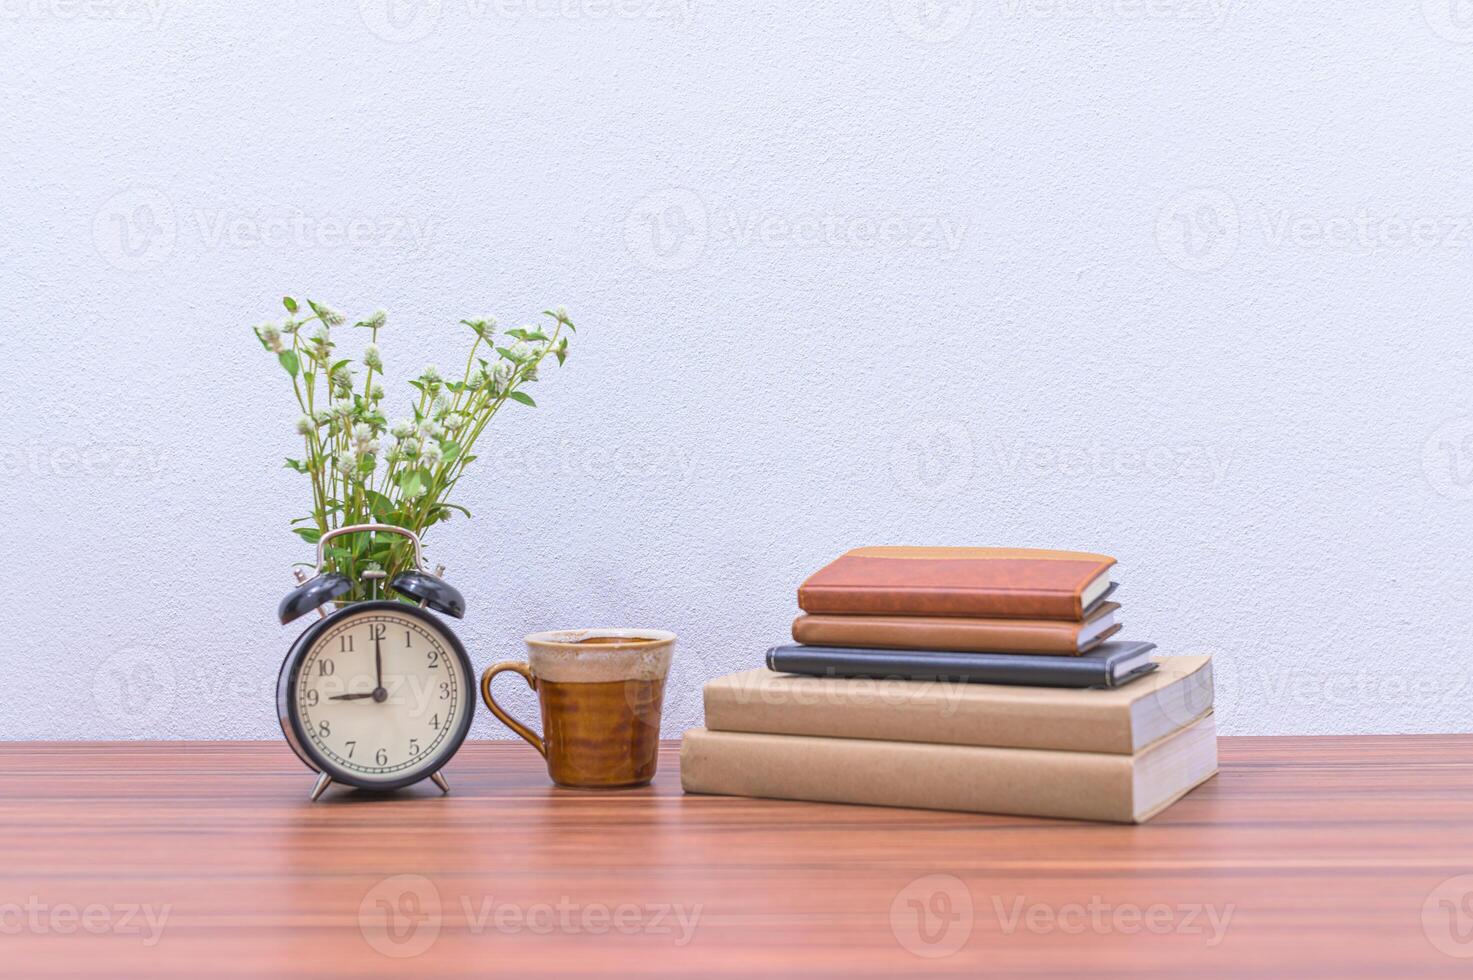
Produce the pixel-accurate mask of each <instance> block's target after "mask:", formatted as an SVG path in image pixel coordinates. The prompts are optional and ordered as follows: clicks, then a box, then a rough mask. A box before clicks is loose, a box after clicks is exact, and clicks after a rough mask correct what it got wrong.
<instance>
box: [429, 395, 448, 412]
mask: <svg viewBox="0 0 1473 980" xmlns="http://www.w3.org/2000/svg"><path fill="white" fill-rule="evenodd" d="M431 408H432V409H433V411H434V413H435V414H436V415H444V414H445V413H446V412H447V411H449V409H450V398H449V396H448V395H445V394H440V395H437V396H435V404H434V405H433V406H431Z"/></svg>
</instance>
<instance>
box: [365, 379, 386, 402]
mask: <svg viewBox="0 0 1473 980" xmlns="http://www.w3.org/2000/svg"><path fill="white" fill-rule="evenodd" d="M383 397H384V386H383V385H381V384H379V383H378V382H377V381H375V382H374V383H373V384H371V385H369V387H368V398H369V400H370V401H378V400H379V399H381V398H383Z"/></svg>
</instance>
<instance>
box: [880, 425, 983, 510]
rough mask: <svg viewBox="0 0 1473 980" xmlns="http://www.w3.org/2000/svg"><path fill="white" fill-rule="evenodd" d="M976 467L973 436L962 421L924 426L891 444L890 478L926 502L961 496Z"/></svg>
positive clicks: (908, 430) (916, 428) (901, 487)
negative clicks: (959, 494)
mask: <svg viewBox="0 0 1473 980" xmlns="http://www.w3.org/2000/svg"><path fill="white" fill-rule="evenodd" d="M975 463H976V458H975V449H974V447H973V444H972V433H971V432H970V430H968V428H967V426H966V425H965V424H964V423H963V422H962V421H961V420H960V419H955V418H941V419H933V420H931V421H930V422H922V423H921V424H919V425H918V426H916V427H914V428H910V429H907V430H906V431H905V432H903V433H901V434H900V435H898V436H897V437H896V438H894V439H893V440H891V443H890V478H891V479H892V480H894V481H895V485H896V486H897V487H899V488H900V489H902V490H904V491H905V492H906V493H908V494H910V495H912V496H914V497H919V498H921V499H923V500H944V499H946V498H948V497H953V496H955V495H956V494H958V493H960V492H961V491H962V490H963V489H965V488H966V486H967V484H968V483H970V482H971V479H972V471H973V468H974V466H975Z"/></svg>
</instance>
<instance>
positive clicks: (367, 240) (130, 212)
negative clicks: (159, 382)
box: [92, 188, 434, 272]
mask: <svg viewBox="0 0 1473 980" xmlns="http://www.w3.org/2000/svg"><path fill="white" fill-rule="evenodd" d="M433 231H434V222H433V220H432V219H430V218H428V217H425V216H420V215H412V214H393V215H370V214H332V213H326V214H312V213H309V212H305V211H288V212H282V213H278V214H272V213H246V212H237V211H232V210H228V209H220V208H194V209H187V210H186V209H181V208H177V207H176V206H175V203H174V202H173V201H171V200H170V199H169V197H168V195H166V194H164V193H163V192H162V191H160V190H157V189H156V188H130V189H128V190H124V191H120V192H119V193H117V194H114V195H113V196H112V197H110V198H108V199H107V200H106V201H104V202H103V204H102V206H101V207H100V208H98V210H97V214H96V215H94V216H93V219H92V242H93V245H94V246H95V247H96V249H97V254H98V255H99V256H101V257H102V259H103V260H104V261H105V262H107V263H108V264H109V265H111V266H112V267H113V268H115V269H119V270H121V271H123V272H142V271H145V270H149V269H156V268H158V267H159V266H161V265H162V264H163V263H164V262H165V261H166V260H167V259H168V258H169V257H170V256H171V255H172V254H174V252H175V251H176V250H177V249H179V248H190V249H194V250H209V251H216V250H225V249H248V248H280V247H295V248H324V249H330V248H354V249H364V248H381V249H398V250H402V251H406V252H416V251H419V250H420V249H422V248H424V246H425V245H426V244H427V243H428V241H429V239H430V236H431V235H432V234H433Z"/></svg>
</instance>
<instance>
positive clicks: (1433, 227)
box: [1156, 0, 1473, 272]
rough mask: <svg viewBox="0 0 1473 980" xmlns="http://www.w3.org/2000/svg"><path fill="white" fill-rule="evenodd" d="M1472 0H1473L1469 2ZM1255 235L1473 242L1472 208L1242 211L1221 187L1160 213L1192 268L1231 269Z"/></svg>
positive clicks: (1177, 255) (1373, 249)
mask: <svg viewBox="0 0 1473 980" xmlns="http://www.w3.org/2000/svg"><path fill="white" fill-rule="evenodd" d="M1469 2H1470V3H1473V0H1469ZM1250 233H1251V234H1252V235H1253V236H1254V238H1255V240H1256V241H1259V242H1261V244H1262V245H1263V247H1264V248H1266V249H1269V250H1271V251H1279V250H1282V249H1296V250H1301V251H1327V252H1341V253H1351V254H1366V255H1370V254H1381V253H1387V252H1419V251H1431V250H1434V249H1466V248H1469V247H1473V213H1460V212H1455V211H1449V212H1443V213H1437V212H1432V213H1415V214H1407V213H1395V212H1388V211H1385V210H1381V209H1377V208H1372V207H1360V208H1356V209H1354V210H1351V211H1346V212H1343V213H1336V212H1313V211H1304V210H1295V209H1290V208H1284V207H1272V206H1270V207H1258V208H1253V209H1244V208H1240V207H1239V206H1238V204H1237V203H1236V202H1235V201H1234V200H1233V198H1232V197H1231V196H1230V195H1229V194H1228V193H1227V192H1226V191H1224V190H1222V189H1221V188H1217V187H1199V188H1193V189H1191V190H1188V191H1183V192H1182V193H1180V194H1177V195H1175V196H1173V197H1172V198H1171V199H1170V200H1168V201H1167V202H1166V203H1165V204H1164V205H1163V206H1162V207H1161V210H1160V211H1159V212H1158V213H1157V215H1156V246H1157V248H1158V249H1159V250H1160V252H1161V254H1162V255H1164V256H1165V257H1166V259H1167V260H1168V261H1170V262H1171V263H1172V264H1173V265H1175V266H1177V267H1179V268H1182V269H1186V270H1187V271H1189V272H1215V271H1217V270H1219V269H1222V268H1223V267H1224V266H1226V265H1227V264H1228V263H1229V262H1230V261H1231V260H1232V258H1233V255H1234V254H1235V253H1236V252H1237V250H1238V247H1239V245H1240V244H1241V242H1242V240H1243V239H1244V238H1245V237H1247V236H1248V235H1249V234H1250Z"/></svg>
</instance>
